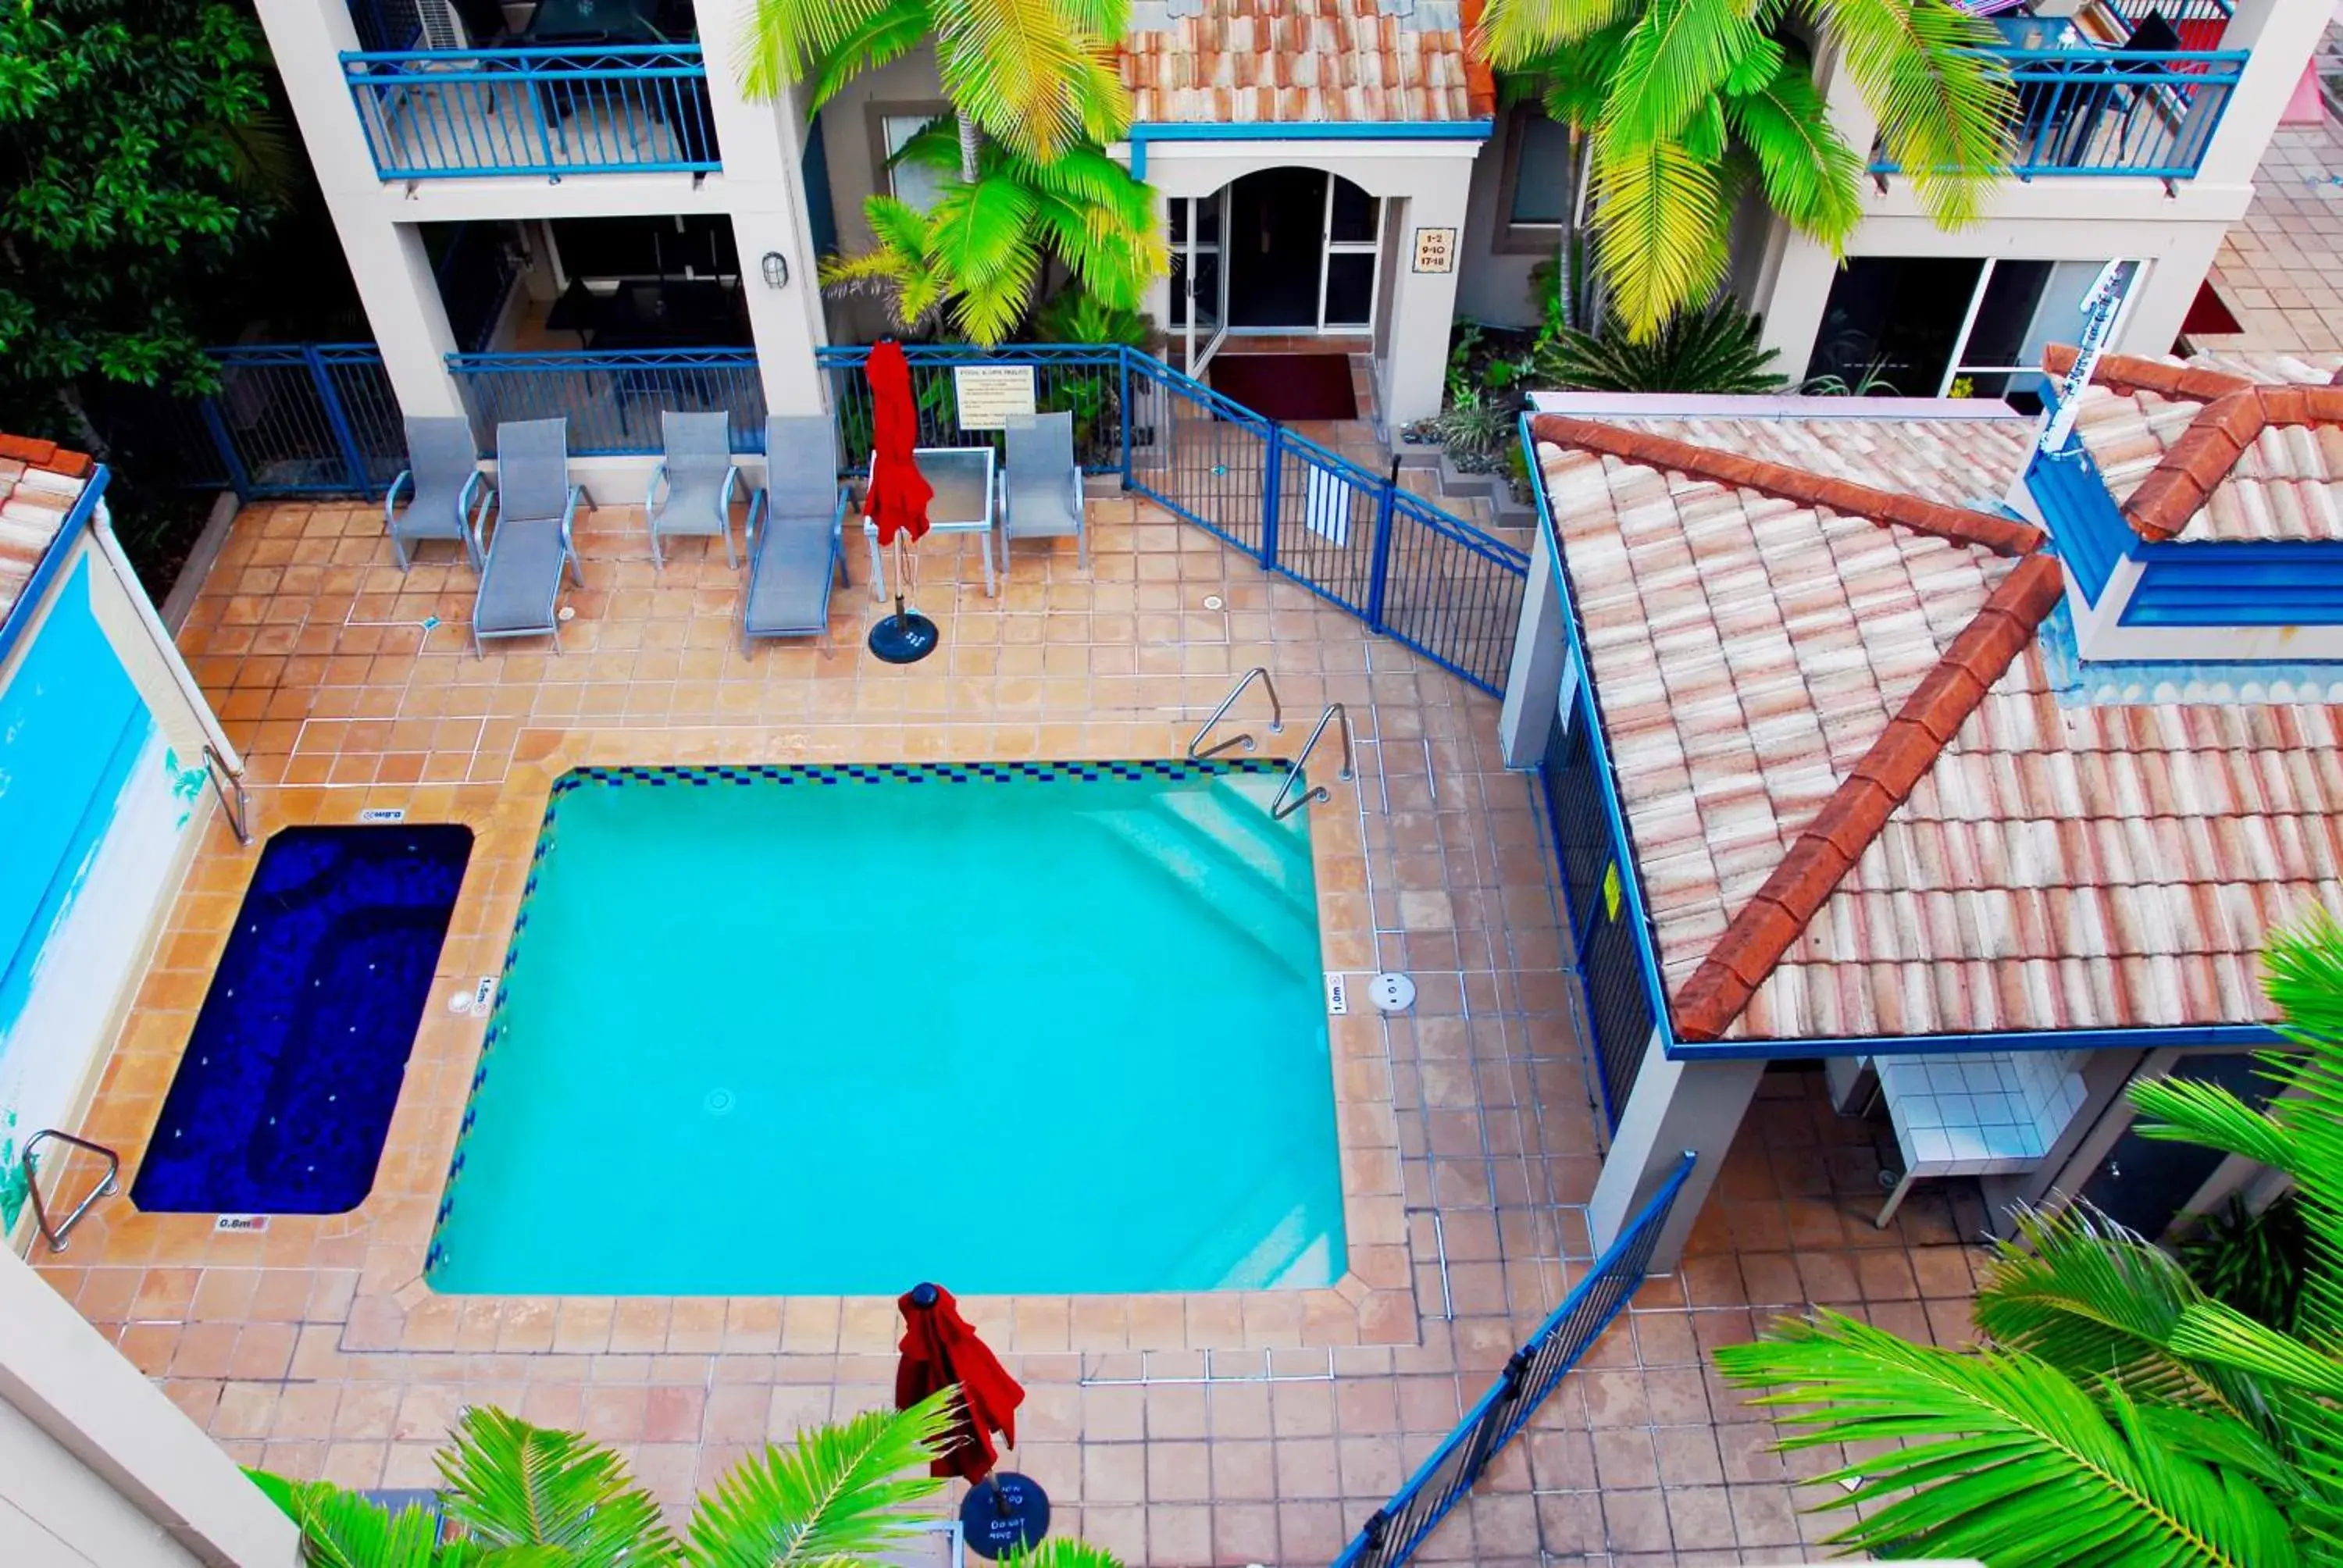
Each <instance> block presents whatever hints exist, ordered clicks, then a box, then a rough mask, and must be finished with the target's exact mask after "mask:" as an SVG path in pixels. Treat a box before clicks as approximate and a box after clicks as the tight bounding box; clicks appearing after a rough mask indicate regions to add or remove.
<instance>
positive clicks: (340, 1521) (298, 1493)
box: [245, 1470, 441, 1568]
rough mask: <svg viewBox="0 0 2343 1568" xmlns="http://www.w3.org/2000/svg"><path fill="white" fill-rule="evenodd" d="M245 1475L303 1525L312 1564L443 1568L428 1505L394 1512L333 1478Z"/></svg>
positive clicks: (310, 1567) (318, 1567)
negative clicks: (316, 1479) (290, 1479)
mask: <svg viewBox="0 0 2343 1568" xmlns="http://www.w3.org/2000/svg"><path fill="white" fill-rule="evenodd" d="M245 1473H246V1475H249V1476H250V1477H251V1478H252V1480H253V1483H255V1484H256V1485H257V1486H258V1487H259V1488H260V1489H261V1491H263V1492H264V1493H266V1494H267V1495H268V1497H269V1499H270V1501H272V1502H274V1503H276V1504H277V1507H279V1508H280V1509H282V1510H284V1512H285V1513H286V1515H287V1517H288V1518H290V1519H291V1520H292V1521H293V1523H296V1524H297V1525H299V1526H300V1527H301V1542H302V1554H301V1561H302V1562H303V1563H305V1564H307V1568H438V1564H439V1563H440V1562H441V1559H440V1557H439V1555H438V1553H437V1541H438V1539H439V1521H438V1519H437V1516H436V1515H434V1514H433V1513H432V1512H431V1511H430V1510H429V1509H427V1508H402V1509H400V1510H399V1511H398V1512H397V1513H392V1512H391V1511H390V1510H389V1509H387V1508H385V1507H384V1506H383V1505H382V1504H380V1503H375V1502H371V1501H369V1500H368V1499H367V1498H364V1497H361V1496H359V1495H358V1494H357V1493H355V1492H345V1491H343V1490H342V1489H341V1488H340V1487H338V1486H336V1485H335V1484H334V1483H332V1482H330V1481H288V1480H287V1479H286V1478H285V1477H283V1476H281V1475H275V1474H271V1473H269V1472H267V1471H265V1470H247V1471H246V1472H245Z"/></svg>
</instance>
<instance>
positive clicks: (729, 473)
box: [716, 463, 740, 528]
mask: <svg viewBox="0 0 2343 1568" xmlns="http://www.w3.org/2000/svg"><path fill="white" fill-rule="evenodd" d="M739 487H740V465H739V464H738V463H735V464H733V465H732V466H731V467H729V468H727V469H725V470H724V489H723V492H722V493H721V494H720V495H719V496H718V497H717V498H716V515H717V516H718V517H719V518H723V519H724V526H725V527H726V528H730V527H731V526H732V497H733V494H734V492H736V491H737V490H739Z"/></svg>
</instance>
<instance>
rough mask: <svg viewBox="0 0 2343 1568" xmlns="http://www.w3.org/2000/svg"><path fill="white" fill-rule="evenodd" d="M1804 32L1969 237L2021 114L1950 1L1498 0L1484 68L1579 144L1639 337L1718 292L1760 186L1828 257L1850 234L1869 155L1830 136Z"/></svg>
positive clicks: (1614, 294)
mask: <svg viewBox="0 0 2343 1568" xmlns="http://www.w3.org/2000/svg"><path fill="white" fill-rule="evenodd" d="M1801 35H1805V36H1811V37H1813V38H1815V39H1817V40H1819V41H1821V43H1822V44H1823V45H1825V46H1828V47H1832V48H1835V50H1836V51H1837V55H1838V57H1839V59H1840V60H1841V62H1842V63H1843V64H1844V65H1845V69H1846V70H1847V71H1848V72H1849V73H1850V75H1852V76H1853V78H1854V81H1855V85H1856V86H1857V87H1858V88H1859V89H1860V90H1861V91H1862V93H1863V95H1864V98H1865V102H1866V103H1868V104H1869V105H1870V106H1871V108H1872V109H1873V111H1874V112H1875V114H1876V115H1877V116H1878V120H1879V135H1880V140H1881V142H1882V143H1883V144H1884V146H1885V149H1886V151H1887V153H1888V155H1889V156H1891V157H1893V158H1894V159H1895V160H1896V163H1897V164H1898V165H1899V166H1901V167H1902V168H1903V169H1904V170H1906V173H1907V175H1908V176H1909V177H1910V178H1911V180H1912V182H1913V186H1914V188H1915V190H1916V192H1917V193H1918V196H1919V198H1920V202H1921V205H1922V206H1924V207H1926V209H1927V211H1928V212H1929V214H1930V215H1931V216H1934V217H1935V218H1936V221H1937V222H1938V223H1940V224H1943V225H1945V226H1960V225H1963V224H1966V223H1970V222H1973V221H1974V220H1975V219H1976V217H1977V216H1979V213H1980V211H1981V209H1982V206H1983V202H1984V199H1985V193H1986V189H1987V187H1988V186H1990V185H1991V183H1992V181H1993V180H1994V179H1995V178H1996V176H1998V174H1999V173H2000V171H2001V169H2002V168H2003V166H2004V165H2005V162H2006V142H2007V138H2008V126H2009V123H2010V120H2011V117H2012V116H2013V114H2014V111H2015V99H2014V97H2013V96H2012V95H2011V92H2010V89H2009V85H2008V78H2007V72H2006V69H2005V68H2004V67H2003V66H2002V65H2000V63H1999V62H1998V61H1996V59H1994V58H1993V57H1992V56H1991V55H1986V54H1985V53H1983V52H1982V50H1983V49H1984V47H1985V46H1986V45H1989V44H1991V43H1992V42H1993V41H1994V40H1995V37H1996V35H1995V34H1994V32H1993V30H1992V29H1991V27H1990V26H1989V25H1986V23H1984V22H1982V21H1980V20H1978V19H1977V18H1976V17H1974V16H1971V15H1968V14H1967V13H1966V12H1964V11H1961V10H1959V9H1957V8H1956V7H1955V6H1953V5H1949V4H1946V0H1800V3H1799V4H1796V5H1790V4H1782V3H1776V0H1766V3H1765V4H1762V5H1761V4H1756V3H1755V0H1490V4H1489V7H1488V11H1487V13H1486V15H1485V16H1484V17H1483V24H1482V45H1483V48H1484V50H1485V51H1486V53H1487V55H1488V57H1489V58H1490V60H1491V61H1492V62H1493V64H1494V65H1497V66H1498V67H1499V68H1500V69H1502V70H1503V71H1505V72H1507V73H1508V74H1509V75H1512V76H1516V77H1521V78H1526V80H1527V81H1528V82H1529V83H1530V84H1532V85H1533V86H1534V89H1535V90H1536V91H1538V92H1539V94H1540V95H1541V96H1542V97H1543V98H1544V106H1545V110H1546V113H1547V114H1548V115H1549V116H1552V117H1553V118H1554V119H1555V120H1556V121H1558V122H1561V123H1563V124H1565V125H1567V126H1571V127H1572V129H1573V130H1574V132H1575V133H1577V134H1578V135H1579V136H1582V137H1584V144H1585V157H1584V168H1585V177H1586V180H1587V185H1588V189H1587V192H1586V194H1587V196H1588V197H1589V198H1590V199H1591V202H1592V209H1593V216H1592V220H1591V221H1592V224H1593V227H1594V259H1595V262H1596V265H1597V266H1598V267H1599V270H1600V273H1601V277H1602V282H1603V284H1604V286H1605V288H1606V289H1607V290H1608V294H1609V297H1610V298H1611V300H1612V302H1613V306H1614V309H1615V310H1616V311H1617V313H1618V316H1619V318H1620V321H1621V323H1622V324H1623V325H1624V327H1625V328H1626V331H1627V332H1628V334H1629V335H1630V336H1631V337H1635V338H1637V339H1639V340H1640V339H1644V338H1648V337H1651V336H1652V335H1653V334H1654V333H1656V332H1657V331H1658V330H1659V329H1660V327H1661V325H1662V324H1663V323H1664V322H1665V321H1666V320H1667V319H1668V318H1669V317H1671V316H1673V315H1674V314H1675V313H1676V312H1677V311H1679V310H1682V309H1684V308H1686V307H1694V306H1698V305H1700V304H1702V303H1704V301H1706V300H1707V299H1708V297H1710V296H1711V295H1712V294H1713V293H1714V292H1715V290H1716V288H1717V286H1719V285H1720V284H1721V283H1722V282H1723V280H1724V277H1725V267H1726V264H1727V261H1728V259H1729V258H1728V256H1727V254H1726V241H1727V235H1728V230H1729V227H1730V225H1731V223H1732V218H1733V212H1734V207H1735V204H1736V202H1737V201H1738V200H1739V198H1740V196H1741V193H1742V192H1743V191H1744V190H1745V189H1747V188H1748V187H1749V186H1750V185H1751V184H1752V182H1755V185H1756V186H1757V187H1758V188H1759V189H1761V190H1762V191H1763V192H1764V194H1765V200H1766V201H1767V202H1768V203H1769V204H1770V205H1771V206H1773V208H1774V210H1775V212H1777V213H1779V214H1780V215H1781V216H1783V217H1784V218H1785V219H1786V220H1787V221H1788V222H1789V223H1790V224H1791V226H1794V227H1795V228H1796V229H1798V230H1799V231H1800V232H1801V233H1804V234H1807V235H1810V236H1813V237H1815V239H1818V240H1820V241H1821V242H1822V243H1824V244H1825V245H1828V246H1832V247H1833V248H1834V249H1837V248H1839V247H1841V246H1844V245H1845V242H1846V239H1847V237H1848V236H1850V235H1851V234H1852V233H1853V232H1854V230H1855V225H1856V224H1857V223H1858V222H1860V221H1861V218H1862V216H1863V215H1862V206H1861V200H1860V189H1861V181H1862V178H1863V174H1864V165H1865V158H1864V156H1862V152H1863V151H1867V149H1862V150H1858V149H1856V148H1855V147H1851V146H1848V145H1847V144H1846V142H1845V138H1843V137H1841V136H1839V135H1838V133H1837V132H1836V131H1835V129H1834V128H1833V127H1832V126H1831V123H1830V119H1829V116H1828V114H1827V113H1826V111H1825V104H1824V101H1823V96H1822V94H1821V92H1820V91H1819V90H1818V89H1817V88H1816V86H1815V79H1814V72H1813V66H1812V61H1811V59H1810V57H1809V55H1808V54H1807V51H1806V47H1805V45H1804V44H1803V43H1802V42H1800V37H1801ZM1571 254H1572V251H1571V243H1570V240H1569V239H1567V238H1566V239H1565V241H1564V255H1565V256H1569V255H1571Z"/></svg>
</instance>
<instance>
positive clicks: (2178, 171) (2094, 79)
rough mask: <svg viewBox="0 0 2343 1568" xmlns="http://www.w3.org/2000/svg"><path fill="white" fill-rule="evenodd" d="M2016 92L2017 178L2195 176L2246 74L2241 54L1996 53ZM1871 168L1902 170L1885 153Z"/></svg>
mask: <svg viewBox="0 0 2343 1568" xmlns="http://www.w3.org/2000/svg"><path fill="white" fill-rule="evenodd" d="M1993 53H1994V55H1996V56H1997V57H1998V58H2000V59H2001V60H2002V61H2004V62H2005V63H2006V64H2007V65H2008V66H2009V81H2010V86H2011V88H2012V89H2013V90H2014V91H2015V92H2016V95H2017V118H2016V124H2015V125H2014V126H2012V127H2011V138H2010V153H2009V172H2010V173H2012V174H2014V175H2016V176H2017V177H2018V178H2019V179H2032V178H2034V177H2035V176H2037V175H2127V176H2133V177H2135V178H2139V177H2144V178H2148V179H2164V180H2185V179H2191V178H2194V177H2195V176H2196V174H2197V168H2198V167H2199V166H2201V165H2202V164H2203V163H2204V161H2205V151H2206V149H2207V147H2209V146H2212V143H2213V134H2214V133H2215V132H2216V131H2217V130H2218V129H2219V128H2220V125H2221V116H2222V114H2223V113H2224V112H2225V111H2226V110H2227V108H2228V106H2229V95H2230V94H2231V93H2233V92H2235V91H2236V90H2237V78H2238V77H2239V76H2240V75H2242V74H2243V73H2244V71H2245V68H2246V59H2247V55H2246V53H2245V51H2243V50H2222V49H2191V50H2169V51H2155V52H2149V51H2145V50H2113V49H1996V50H1994V51H1993ZM1871 167H1872V171H1873V172H1874V173H1875V174H1892V173H1894V172H1896V167H1897V165H1896V161H1895V160H1894V159H1893V158H1891V157H1889V156H1886V153H1885V148H1882V149H1879V150H1878V151H1876V152H1875V154H1874V155H1873V159H1872V165H1871Z"/></svg>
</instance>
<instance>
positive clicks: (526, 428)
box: [472, 419, 586, 653]
mask: <svg viewBox="0 0 2343 1568" xmlns="http://www.w3.org/2000/svg"><path fill="white" fill-rule="evenodd" d="M577 510H578V487H577V486H575V485H573V484H571V483H570V482H569V421H568V420H567V419H521V420H508V421H507V422H506V423H504V424H501V425H498V427H497V505H496V513H497V528H496V532H495V533H493V534H491V535H490V536H489V537H488V543H487V546H486V548H485V549H484V550H483V552H482V564H481V567H480V592H479V597H478V598H477V599H475V600H474V601H473V605H472V651H473V652H475V653H481V652H485V651H486V650H485V649H484V648H482V647H481V645H482V644H483V643H484V642H486V641H487V640H488V638H492V637H550V638H553V651H554V652H556V653H558V652H560V651H561V621H560V618H559V616H558V614H557V613H556V608H557V604H558V600H559V599H560V598H561V573H562V570H563V568H568V572H569V577H570V580H571V581H573V582H575V583H576V584H578V587H580V588H583V587H584V586H585V585H586V578H585V575H584V574H583V573H582V572H580V571H579V570H578V550H577V547H576V546H575V545H573V544H572V543H571V542H570V538H569V520H570V518H571V517H572V516H573V515H574V514H575V513H576V512H577Z"/></svg>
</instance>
